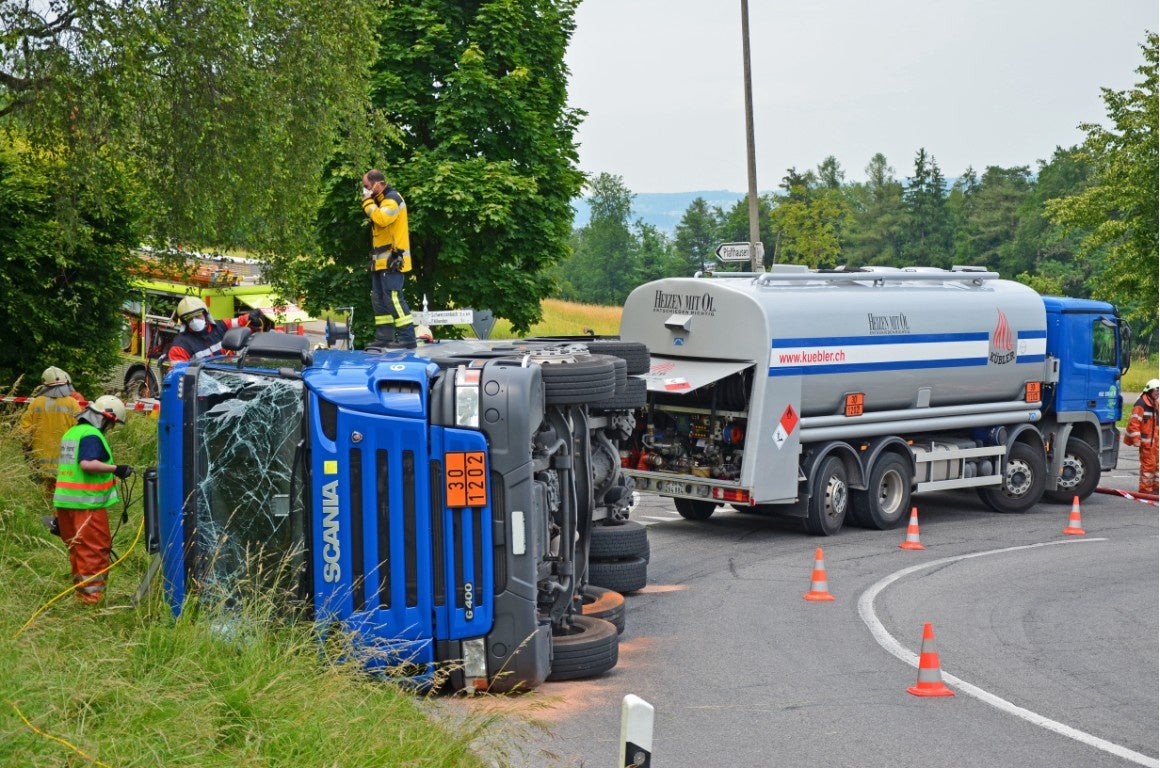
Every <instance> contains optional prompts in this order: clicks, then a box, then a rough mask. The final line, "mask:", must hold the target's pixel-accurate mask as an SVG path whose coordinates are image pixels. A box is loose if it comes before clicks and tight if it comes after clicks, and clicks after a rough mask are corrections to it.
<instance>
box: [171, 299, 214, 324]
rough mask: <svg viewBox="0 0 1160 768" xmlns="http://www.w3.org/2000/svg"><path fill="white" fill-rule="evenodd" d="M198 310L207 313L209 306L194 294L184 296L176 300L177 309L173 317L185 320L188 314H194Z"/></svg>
mask: <svg viewBox="0 0 1160 768" xmlns="http://www.w3.org/2000/svg"><path fill="white" fill-rule="evenodd" d="M198 312H205V313H207V314H208V313H209V307H207V306H206V305H205V302H204V301H202V300H201V299H199V298H197V297H196V296H186V297H185V298H184V299H182V300H181V301H179V302H177V311H175V312H174V313H173V316H174V318H175V319H177V320H180V321H181V322H183V323H184V322H185V321H186V320H187V319H188V318H189V317H190V315H196V314H197V313H198Z"/></svg>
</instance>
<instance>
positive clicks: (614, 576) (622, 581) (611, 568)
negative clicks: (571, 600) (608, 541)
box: [588, 556, 648, 595]
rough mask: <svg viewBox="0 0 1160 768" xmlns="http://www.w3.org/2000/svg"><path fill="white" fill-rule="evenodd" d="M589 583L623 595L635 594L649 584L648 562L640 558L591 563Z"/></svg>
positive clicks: (589, 565)
mask: <svg viewBox="0 0 1160 768" xmlns="http://www.w3.org/2000/svg"><path fill="white" fill-rule="evenodd" d="M588 583H589V584H595V585H596V586H598V587H604V588H605V589H611V590H613V591H614V592H619V593H620V594H622V595H626V594H628V593H629V592H635V591H637V590H638V589H643V588H644V586H645V585H646V584H648V561H646V560H645V559H644V558H643V557H640V556H636V557H626V558H622V559H620V560H592V561H589V563H588Z"/></svg>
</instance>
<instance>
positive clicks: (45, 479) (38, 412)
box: [17, 365, 86, 533]
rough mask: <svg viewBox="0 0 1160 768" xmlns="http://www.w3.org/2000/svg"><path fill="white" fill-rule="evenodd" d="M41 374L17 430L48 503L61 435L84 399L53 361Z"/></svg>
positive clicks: (51, 527)
mask: <svg viewBox="0 0 1160 768" xmlns="http://www.w3.org/2000/svg"><path fill="white" fill-rule="evenodd" d="M40 378H41V381H42V382H43V387H41V390H40V392H39V394H37V395H36V397H34V398H32V400H30V401H29V403H28V408H27V409H25V411H24V413H23V414H21V416H20V424H19V425H18V427H17V430H18V432H19V435H20V441H21V443H22V444H23V446H24V454H25V456H26V457H27V458H28V461H29V464H30V465H31V470H32V476H33V479H35V480H36V482H37V484H38V485H40V487H41V490H42V491H43V493H44V500H45V502H46V503H47V504H48V505H49V506H50V507H51V506H52V495H53V493H54V492H55V490H56V466H57V457H58V456H59V454H60V439H61V437H63V436H64V433H65V432H67V431H68V430H69V427H71V426H72V425H73V424H75V423H76V416H77V414H78V413H79V412H80V410H81V408H83V407H84V405H85V402H86V401H85V398H84V396H83V395H81V393H79V392H77V391H76V390H75V389H74V388H73V385H72V379H71V378H70V377H69V375H68V374H67V373H65V372H64V371H62V370H61V369H60V368H57V367H56V366H55V365H52V366H49V367H48V368H45V369H44V373H43V374H41V377H40ZM54 523H55V520H54V519H53V518H52V517H48V518H47V520H46V523H45V524H46V525H48V526H49V528H50V529H53V532H54V533H55V532H56V531H55V528H54Z"/></svg>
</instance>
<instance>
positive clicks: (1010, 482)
mask: <svg viewBox="0 0 1160 768" xmlns="http://www.w3.org/2000/svg"><path fill="white" fill-rule="evenodd" d="M1046 484H1047V457H1046V456H1044V455H1043V452H1042V451H1037V450H1035V449H1034V448H1032V447H1031V446H1029V445H1027V444H1025V443H1015V445H1013V446H1011V453H1010V455H1008V456H1007V462H1006V464H1005V465H1004V468H1003V484H1002V485H1000V486H999V487H998V488H980V489H979V498H981V499H982V500H983V501H984V502H985V503H986V504H987V506H989V507H990V508H991V509H993V510H995V511H996V512H1026V511H1027V510H1029V509H1031V508H1032V507H1034V506H1035V505H1036V504H1038V503H1039V500H1040V499H1041V498H1043V487H1044V486H1045V485H1046Z"/></svg>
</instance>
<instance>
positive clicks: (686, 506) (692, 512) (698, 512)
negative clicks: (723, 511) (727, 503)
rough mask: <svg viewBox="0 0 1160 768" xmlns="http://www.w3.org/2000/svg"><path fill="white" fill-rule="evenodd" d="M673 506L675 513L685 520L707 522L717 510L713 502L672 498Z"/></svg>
mask: <svg viewBox="0 0 1160 768" xmlns="http://www.w3.org/2000/svg"><path fill="white" fill-rule="evenodd" d="M673 506H675V507H676V508H677V513H678V514H679V515H680V516H681V517H683V518H685V519H686V520H708V519H709V518H710V517H711V516H712V515H713V512H714V511H715V510H716V509H717V503H716V502H713V501H697V500H696V499H681V498H675V497H674V498H673Z"/></svg>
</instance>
